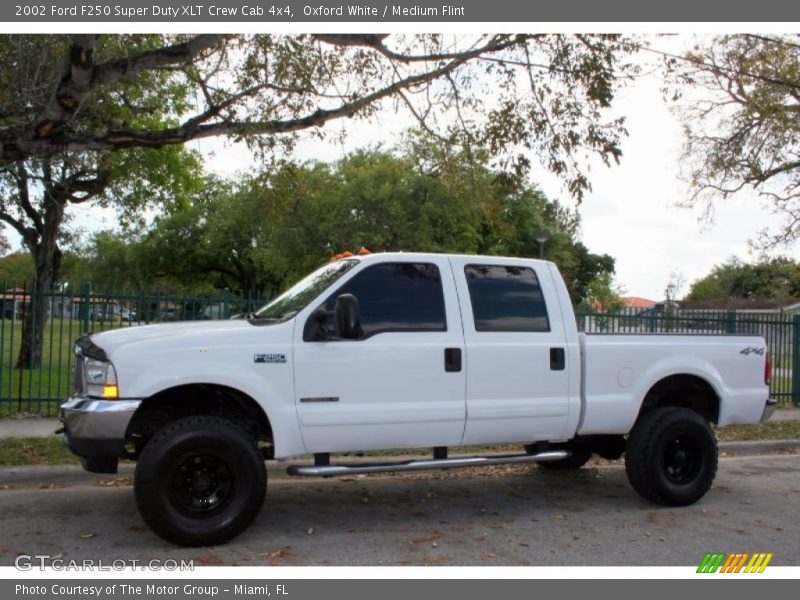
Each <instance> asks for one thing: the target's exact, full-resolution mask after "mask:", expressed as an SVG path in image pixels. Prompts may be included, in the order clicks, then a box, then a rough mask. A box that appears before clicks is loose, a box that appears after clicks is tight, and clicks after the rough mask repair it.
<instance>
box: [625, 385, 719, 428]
mask: <svg viewBox="0 0 800 600" xmlns="http://www.w3.org/2000/svg"><path fill="white" fill-rule="evenodd" d="M721 404H722V398H721V396H720V394H719V392H718V391H717V389H716V388H715V386H714V385H713V384H712V383H711V382H710V381H709V380H708V379H707V378H705V377H702V376H700V375H697V374H693V373H673V374H670V375H666V376H664V377H662V378H661V379H659V380H658V381H657V382H655V383H654V384H653V385H652V386H650V388H649V389H648V390H647V392H646V393H645V395H644V398H643V399H642V404H641V406H640V407H639V414H638V415H637V421H638V420H639V419H640V418H641V417H642V415H644V414H645V413H647V412H649V411H651V410H652V409H654V408H659V407H669V406H675V407H680V408H688V409H690V410H693V411H695V412H696V413H698V414H699V415H700V416H702V417H703V418H704V419H705V420H706V421H708V422H709V423H718V422H719V415H720V407H721Z"/></svg>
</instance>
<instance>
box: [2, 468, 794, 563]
mask: <svg viewBox="0 0 800 600" xmlns="http://www.w3.org/2000/svg"><path fill="white" fill-rule="evenodd" d="M270 475H272V472H271V473H270ZM130 476H131V467H130V466H125V467H124V468H123V469H122V470H121V472H120V473H119V474H118V475H93V474H90V473H83V472H81V471H80V469H79V468H77V467H71V468H70V469H68V470H66V471H65V470H64V468H63V467H36V468H34V467H23V468H20V469H9V470H0V531H2V532H3V536H2V540H0V565H10V564H13V561H14V557H15V556H17V555H18V554H29V555H34V554H37V555H44V554H47V555H50V556H52V557H63V559H64V560H76V561H81V560H83V559H95V560H97V559H103V561H104V562H109V561H110V560H112V559H113V560H117V559H128V560H139V561H140V563H139V564H142V561H148V560H152V559H161V560H163V559H173V560H174V559H178V560H180V559H187V560H193V561H194V562H195V564H196V565H198V566H199V565H251V566H263V565H287V566H288V565H496V566H500V565H684V566H686V565H697V564H698V563H699V562H700V561H701V560H702V558H703V556H704V554H705V553H706V552H710V551H724V552H755V551H758V552H772V553H774V558H773V559H772V562H771V563H770V564H771V565H797V564H798V560H800V529H799V526H800V521H798V519H797V514H798V510H800V466H798V461H797V455H769V456H754V457H743V456H736V457H723V458H722V459H721V461H720V468H719V472H718V474H717V478H716V481H715V483H714V486H713V487H712V489H711V491H710V492H709V493H708V495H707V496H705V497H704V498H703V499H702V500H700V501H699V502H698V503H697V504H694V505H692V506H687V507H683V508H669V507H662V506H658V505H655V504H652V503H649V502H646V501H645V500H643V499H642V498H640V497H639V496H638V495H637V494H636V493H635V492H634V491H633V490H632V489H631V487H630V485H629V484H628V481H627V479H626V477H625V472H624V469H623V468H622V466H621V465H620V464H613V463H605V464H603V463H598V464H597V465H589V466H587V467H585V468H583V469H581V470H580V471H576V472H571V473H564V472H558V473H553V472H549V471H545V470H544V469H537V468H536V467H531V466H525V465H507V466H500V467H486V468H481V469H465V470H454V471H449V472H431V473H415V474H403V475H388V476H387V475H374V476H362V477H338V478H332V479H294V478H287V477H283V478H279V477H271V478H270V483H269V490H268V492H267V499H266V502H265V504H264V508H263V510H262V511H261V513H260V514H259V516H258V518H257V519H256V522H255V523H254V525H253V526H252V527H250V528H249V529H248V530H247V531H246V532H244V533H243V534H242V535H241V536H240V537H238V538H237V539H236V540H234V541H232V542H231V543H229V544H227V545H225V546H218V547H215V548H177V547H175V546H171V545H170V544H167V543H165V542H163V541H161V540H160V539H158V538H157V537H156V536H155V535H154V534H153V533H152V532H150V531H149V530H148V529H147V527H146V526H145V525H144V523H143V522H142V520H141V518H140V517H139V515H138V513H137V510H136V505H135V502H134V497H133V494H132V490H131V487H130V484H131V482H130Z"/></svg>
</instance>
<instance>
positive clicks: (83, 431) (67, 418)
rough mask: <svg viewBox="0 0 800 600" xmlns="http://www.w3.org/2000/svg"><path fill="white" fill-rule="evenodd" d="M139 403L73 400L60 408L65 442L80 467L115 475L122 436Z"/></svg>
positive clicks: (123, 438) (122, 448)
mask: <svg viewBox="0 0 800 600" xmlns="http://www.w3.org/2000/svg"><path fill="white" fill-rule="evenodd" d="M141 403H142V401H141V400H130V399H129V400H95V399H92V398H85V397H81V396H74V397H72V398H70V399H69V400H68V401H67V402H65V403H64V404H62V405H61V413H60V420H61V423H63V425H64V436H65V438H64V441H65V442H66V444H67V446H68V447H69V449H70V451H72V453H73V454H75V455H77V456H79V457H80V458H81V461H82V462H83V467H84V469H86V470H87V471H92V472H95V473H116V471H117V463H118V462H119V458H120V457H121V456H123V455H124V454H125V432H126V431H127V429H128V423H130V420H131V417H133V413H134V412H136V409H138V408H139V405H140V404H141Z"/></svg>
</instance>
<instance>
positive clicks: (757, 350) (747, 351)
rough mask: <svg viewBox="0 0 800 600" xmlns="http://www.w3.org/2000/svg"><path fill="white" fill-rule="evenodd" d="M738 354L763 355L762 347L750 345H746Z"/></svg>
mask: <svg viewBox="0 0 800 600" xmlns="http://www.w3.org/2000/svg"><path fill="white" fill-rule="evenodd" d="M739 354H744V355H745V356H750V355H751V354H755V355H757V356H764V348H753V347H752V346H748V347H747V348H745V349H744V350H740V351H739Z"/></svg>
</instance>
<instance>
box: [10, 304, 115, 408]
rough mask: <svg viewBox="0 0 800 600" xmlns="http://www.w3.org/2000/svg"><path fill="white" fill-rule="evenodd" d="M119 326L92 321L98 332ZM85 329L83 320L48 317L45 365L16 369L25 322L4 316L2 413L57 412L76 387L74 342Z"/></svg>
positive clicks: (45, 335) (43, 362)
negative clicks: (74, 384) (74, 378)
mask: <svg viewBox="0 0 800 600" xmlns="http://www.w3.org/2000/svg"><path fill="white" fill-rule="evenodd" d="M119 326H120V324H119V323H114V324H112V323H110V322H94V321H93V322H90V328H91V329H92V331H95V332H96V331H102V330H106V329H111V328H112V327H119ZM123 326H125V327H127V326H129V325H128V324H124V325H123ZM81 333H82V326H81V323H80V321H77V320H74V319H58V318H55V319H50V320H48V322H47V323H46V324H45V328H44V352H43V357H42V368H41V369H16V368H14V366H15V365H16V362H17V357H18V355H19V349H20V346H21V343H22V322H21V321H19V320H17V319H14V320H10V319H0V417H5V416H14V415H17V414H19V413H26V414H37V415H42V416H55V415H56V414H57V408H58V404H59V403H60V402H61V401H63V400H64V399H65V398H67V397H68V396H69V395H70V394H71V393H72V391H73V389H72V388H73V381H72V377H73V365H74V354H73V353H74V347H73V344H74V342H75V339H76V338H77V337H78V336H79V335H81Z"/></svg>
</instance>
